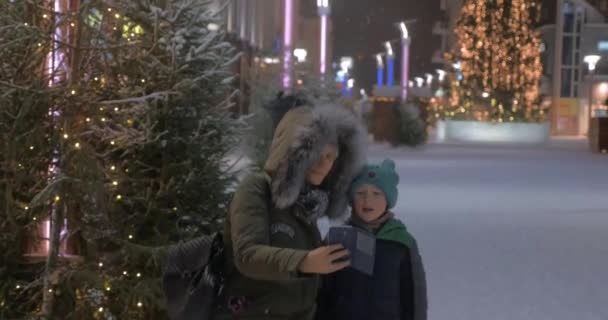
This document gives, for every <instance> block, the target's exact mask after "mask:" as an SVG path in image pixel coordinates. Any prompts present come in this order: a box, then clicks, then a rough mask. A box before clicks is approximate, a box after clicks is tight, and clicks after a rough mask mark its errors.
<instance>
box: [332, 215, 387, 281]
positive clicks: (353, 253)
mask: <svg viewBox="0 0 608 320" xmlns="http://www.w3.org/2000/svg"><path fill="white" fill-rule="evenodd" d="M327 242H328V244H330V245H332V244H341V245H342V246H343V247H344V248H346V249H347V250H348V252H350V257H349V258H343V259H339V260H337V261H336V262H342V261H346V260H348V259H350V260H351V264H350V267H351V268H353V269H355V270H358V271H360V272H363V273H365V274H368V275H372V274H373V273H374V260H375V255H376V237H374V235H373V234H372V233H370V232H367V231H365V230H361V229H359V228H355V227H352V226H339V227H331V228H330V229H329V233H328V235H327Z"/></svg>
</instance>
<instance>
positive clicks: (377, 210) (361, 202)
mask: <svg viewBox="0 0 608 320" xmlns="http://www.w3.org/2000/svg"><path fill="white" fill-rule="evenodd" d="M353 202H354V209H355V214H356V215H357V216H359V218H361V220H363V221H365V222H371V221H374V220H377V219H378V218H380V217H381V216H382V215H383V214H384V212H386V206H387V204H386V197H385V196H384V192H382V190H380V189H379V188H378V187H376V186H375V185H373V184H363V185H361V186H360V187H359V188H358V189H357V190H355V194H354V196H353Z"/></svg>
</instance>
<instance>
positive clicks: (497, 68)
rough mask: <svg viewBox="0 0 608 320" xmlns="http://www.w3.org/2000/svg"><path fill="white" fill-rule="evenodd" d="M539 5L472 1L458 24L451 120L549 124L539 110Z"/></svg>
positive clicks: (531, 0) (522, 0)
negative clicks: (537, 25)
mask: <svg viewBox="0 0 608 320" xmlns="http://www.w3.org/2000/svg"><path fill="white" fill-rule="evenodd" d="M540 10H541V5H540V2H539V1H537V0H512V1H507V0H482V1H478V0H467V1H465V3H464V5H463V7H462V12H461V16H460V18H459V20H458V23H457V26H456V29H455V33H456V38H457V41H456V46H455V48H454V52H452V53H450V54H448V57H447V58H448V60H449V61H450V62H451V63H453V64H454V65H455V72H456V75H455V76H453V77H452V84H451V90H450V97H449V102H448V105H447V106H445V108H444V109H443V110H441V112H444V115H445V116H446V117H448V118H455V119H467V120H473V119H474V120H479V121H495V122H509V121H523V122H536V121H542V120H544V116H545V114H544V110H542V109H541V108H540V106H539V102H540V99H539V86H540V78H541V75H542V65H541V59H540V39H539V35H538V33H537V32H536V31H535V30H534V22H535V21H537V19H538V18H539V13H540Z"/></svg>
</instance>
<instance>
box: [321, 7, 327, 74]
mask: <svg viewBox="0 0 608 320" xmlns="http://www.w3.org/2000/svg"><path fill="white" fill-rule="evenodd" d="M320 59H321V61H320V72H321V76H325V73H326V71H327V15H325V14H324V15H321V57H320Z"/></svg>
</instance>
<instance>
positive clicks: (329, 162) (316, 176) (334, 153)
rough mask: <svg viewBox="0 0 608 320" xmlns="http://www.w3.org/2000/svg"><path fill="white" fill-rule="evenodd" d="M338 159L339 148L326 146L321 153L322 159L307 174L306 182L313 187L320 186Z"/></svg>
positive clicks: (331, 145) (330, 145)
mask: <svg viewBox="0 0 608 320" xmlns="http://www.w3.org/2000/svg"><path fill="white" fill-rule="evenodd" d="M337 158H338V147H337V146H336V145H333V144H326V145H325V146H324V147H323V150H322V151H321V157H320V158H319V160H317V162H315V163H314V164H313V165H312V167H310V169H308V172H307V174H306V181H307V182H308V183H310V184H312V185H313V186H318V185H320V184H321V183H322V182H323V179H325V177H326V176H327V174H329V171H330V170H331V168H332V166H333V165H334V162H335V161H336V159H337Z"/></svg>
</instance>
